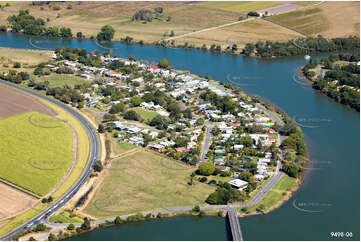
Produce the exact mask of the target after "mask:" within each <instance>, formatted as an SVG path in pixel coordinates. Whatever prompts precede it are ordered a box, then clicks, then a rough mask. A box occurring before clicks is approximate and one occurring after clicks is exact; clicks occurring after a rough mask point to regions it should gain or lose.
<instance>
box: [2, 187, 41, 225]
mask: <svg viewBox="0 0 361 242" xmlns="http://www.w3.org/2000/svg"><path fill="white" fill-rule="evenodd" d="M0 196H1V199H0V220H2V219H5V218H9V217H13V216H15V215H17V214H19V213H22V212H23V211H25V210H27V209H28V208H30V206H29V205H30V204H32V203H35V202H36V201H37V199H35V198H34V197H32V196H30V195H28V194H26V193H24V192H21V191H20V190H18V189H16V188H13V187H11V186H8V185H6V184H4V183H2V182H0Z"/></svg>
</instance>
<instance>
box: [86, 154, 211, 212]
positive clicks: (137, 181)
mask: <svg viewBox="0 0 361 242" xmlns="http://www.w3.org/2000/svg"><path fill="white" fill-rule="evenodd" d="M194 170H195V168H193V167H189V166H187V165H184V164H182V163H178V162H176V161H173V160H170V159H168V158H166V157H163V156H161V155H159V154H156V153H153V152H150V151H145V150H143V149H137V150H135V151H130V152H127V153H125V154H124V156H122V157H120V158H118V159H115V160H113V161H112V162H111V167H110V168H109V169H106V173H105V174H103V175H104V176H105V177H104V180H103V182H102V183H101V184H100V186H99V188H98V189H97V190H96V191H95V194H94V196H93V197H92V199H91V201H90V202H89V203H88V205H87V206H86V207H85V209H84V210H83V212H84V213H86V214H89V215H91V216H93V217H97V218H103V217H110V216H113V215H118V214H119V215H122V214H130V213H136V212H141V211H150V210H154V209H163V208H174V207H184V206H190V207H192V206H194V205H196V204H203V203H204V201H205V199H206V198H207V196H208V195H209V194H210V193H211V192H212V191H214V190H215V187H213V186H210V185H207V184H203V183H200V182H198V181H196V182H195V184H194V185H193V186H190V185H188V184H187V182H188V181H189V175H190V174H191V173H192V172H193V171H194Z"/></svg>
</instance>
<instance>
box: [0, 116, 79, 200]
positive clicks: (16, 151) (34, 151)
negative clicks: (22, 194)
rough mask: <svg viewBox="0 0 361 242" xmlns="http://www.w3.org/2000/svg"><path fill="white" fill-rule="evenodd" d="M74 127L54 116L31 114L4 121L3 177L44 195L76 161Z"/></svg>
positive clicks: (1, 137)
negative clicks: (74, 160) (72, 129)
mask: <svg viewBox="0 0 361 242" xmlns="http://www.w3.org/2000/svg"><path fill="white" fill-rule="evenodd" d="M73 139H74V137H73V134H72V131H71V129H70V127H69V126H68V125H67V124H66V123H65V122H63V121H61V120H58V119H56V118H54V117H51V116H48V115H45V114H40V113H37V112H28V113H24V114H20V115H16V116H12V117H9V118H6V119H2V120H0V140H1V141H2V142H1V144H0V153H1V154H2V155H1V158H2V161H1V166H0V178H2V179H4V180H6V181H9V182H11V183H13V184H15V185H17V186H19V187H22V188H24V189H26V190H29V191H31V192H34V193H36V194H38V195H44V194H46V193H48V192H49V191H50V190H51V188H53V187H54V186H55V185H56V184H57V183H58V182H59V181H60V179H61V178H62V177H63V176H64V175H65V174H66V172H67V171H68V169H69V167H70V164H71V163H72V162H73V159H74V157H73V142H74V140H73Z"/></svg>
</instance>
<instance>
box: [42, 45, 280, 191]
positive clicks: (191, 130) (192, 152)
mask: <svg viewBox="0 0 361 242" xmlns="http://www.w3.org/2000/svg"><path fill="white" fill-rule="evenodd" d="M62 51H63V50H58V52H59V53H61V52H62ZM59 53H58V55H59ZM63 55H64V53H63ZM53 59H57V54H56V53H54V55H53ZM100 60H101V63H102V65H99V67H94V66H87V65H86V64H82V63H79V62H78V61H70V60H65V61H60V62H56V64H55V65H47V66H46V67H47V68H49V70H50V71H51V72H57V71H58V70H59V69H63V71H62V72H64V69H69V70H68V72H69V73H76V75H78V76H80V77H82V78H85V79H87V80H92V79H93V80H95V81H94V82H92V83H93V84H91V85H90V88H87V89H86V92H82V93H81V95H82V96H84V100H85V108H87V109H90V110H92V111H94V112H98V113H104V114H105V115H104V120H103V123H102V124H100V127H99V129H98V131H99V132H105V131H108V132H111V133H112V135H113V137H114V138H116V139H117V141H118V142H119V143H121V142H128V143H131V144H134V145H137V146H141V147H146V148H148V149H151V150H154V151H157V152H159V153H163V154H165V155H167V156H168V157H170V158H173V159H175V160H179V161H181V162H185V163H187V164H191V165H199V164H202V163H206V165H214V166H215V173H219V174H221V175H222V176H227V177H232V178H233V180H230V181H229V182H228V183H229V184H230V185H231V186H232V187H233V188H235V189H237V190H239V191H240V192H242V191H247V193H249V192H251V191H253V190H254V189H255V188H256V187H257V186H259V185H261V184H262V183H263V182H264V181H265V180H267V179H268V178H270V177H271V176H272V175H274V174H276V172H278V170H279V169H280V161H281V160H280V159H281V151H280V148H279V146H280V145H281V142H282V140H283V139H285V138H286V137H284V136H282V138H283V139H282V140H281V136H280V135H279V134H278V132H277V131H276V130H278V129H279V128H280V126H281V125H282V123H281V122H282V121H280V119H279V118H277V121H278V123H276V122H275V121H274V120H272V119H271V118H270V117H269V114H268V113H267V110H265V108H264V107H262V106H261V107H260V106H256V105H255V102H254V101H253V100H251V98H250V97H248V96H244V95H243V97H242V96H241V95H236V94H235V93H234V92H232V91H231V90H229V89H226V88H224V87H223V86H221V85H219V84H218V85H217V84H215V83H210V81H209V79H207V78H201V77H198V76H195V75H192V74H190V73H189V72H186V71H178V70H174V69H171V68H170V66H169V62H168V61H167V60H165V59H164V60H161V61H160V62H159V64H158V65H150V64H147V63H144V62H141V61H135V60H132V58H129V59H122V58H117V57H109V56H108V57H105V56H103V55H101V56H100ZM114 69H117V70H118V72H117V71H115V70H114ZM119 70H121V71H119ZM201 175H202V174H201Z"/></svg>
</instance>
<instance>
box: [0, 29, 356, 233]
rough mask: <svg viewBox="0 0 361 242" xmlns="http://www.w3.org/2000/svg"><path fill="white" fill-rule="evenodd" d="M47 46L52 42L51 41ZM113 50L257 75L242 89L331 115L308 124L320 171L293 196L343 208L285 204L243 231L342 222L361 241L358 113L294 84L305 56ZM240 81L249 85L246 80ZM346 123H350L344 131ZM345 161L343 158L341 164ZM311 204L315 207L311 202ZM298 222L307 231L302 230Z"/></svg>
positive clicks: (215, 71)
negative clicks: (306, 212) (252, 56)
mask: <svg viewBox="0 0 361 242" xmlns="http://www.w3.org/2000/svg"><path fill="white" fill-rule="evenodd" d="M0 45H1V46H7V47H13V48H32V47H29V46H28V39H26V38H25V37H23V36H14V35H12V34H8V35H1V34H0ZM59 45H62V46H69V47H72V48H76V47H78V48H86V49H88V50H94V49H98V50H101V49H100V48H97V46H96V45H95V44H92V43H91V42H87V41H86V40H85V41H83V43H82V44H81V45H80V44H79V43H78V42H77V41H73V42H69V43H63V44H61V43H53V42H49V43H48V42H47V45H46V46H47V47H48V49H53V48H55V47H56V46H59ZM42 46H45V43H44V44H42ZM113 53H116V54H117V55H119V56H121V57H124V58H126V57H127V56H129V55H134V56H135V57H136V58H137V59H147V60H149V61H151V60H154V58H156V59H157V58H158V59H157V60H161V59H162V58H167V59H168V60H170V62H171V63H172V64H173V65H174V66H175V67H176V68H177V69H189V70H191V71H192V72H193V73H197V74H200V75H203V76H207V75H210V76H212V78H213V79H216V80H225V78H226V76H227V75H230V76H231V77H244V78H254V79H252V80H251V79H245V80H251V81H252V84H253V85H252V86H243V87H242V89H243V90H244V91H246V92H247V93H250V94H253V95H254V94H257V95H259V96H261V97H262V98H265V99H267V100H270V101H271V102H273V103H275V104H276V105H277V106H279V107H281V108H282V109H283V110H284V111H285V112H286V113H287V114H288V116H290V117H294V116H295V115H297V117H299V118H304V119H305V118H308V119H312V118H313V119H315V118H316V119H321V118H327V119H329V120H331V122H327V123H320V124H319V127H318V128H314V129H309V128H304V129H303V131H304V133H305V139H306V141H307V143H308V146H309V147H308V148H309V152H310V159H311V160H313V161H315V160H317V161H319V162H318V163H316V164H317V169H313V170H308V172H307V174H308V175H307V176H308V177H307V179H306V181H305V182H304V183H303V184H302V187H301V189H299V190H298V192H297V193H296V194H295V195H294V199H297V201H301V202H304V203H306V204H310V203H311V202H313V204H314V202H320V203H321V202H328V203H331V204H333V205H336V204H337V205H340V206H333V207H332V210H331V211H329V212H327V213H326V212H325V213H318V214H312V215H310V216H300V215H302V214H300V211H299V210H296V209H294V208H293V207H292V204H291V203H290V202H286V203H285V204H284V205H283V206H282V207H281V208H280V209H277V210H275V211H274V212H272V213H270V214H267V215H265V217H264V219H260V218H259V217H258V216H252V217H250V218H247V220H241V223H242V231H244V233H245V234H246V238H247V240H270V239H271V240H293V239H296V240H304V239H307V240H328V239H329V236H328V234H329V231H330V227H333V226H337V227H338V228H339V229H340V230H342V231H353V234H354V236H353V239H355V240H357V239H358V238H359V232H358V231H359V222H358V221H359V216H358V215H357V213H355V211H358V209H359V199H358V194H359V191H358V190H359V157H358V156H357V155H355V154H357V153H359V137H358V136H357V135H355V133H357V130H359V121H360V120H359V115H358V114H357V113H356V112H353V111H352V112H351V110H349V109H345V108H344V107H342V106H341V105H338V104H336V103H334V102H330V101H329V100H328V99H327V98H325V97H323V95H318V94H316V92H313V91H310V89H308V88H299V86H297V85H295V83H293V82H292V81H291V78H292V75H293V74H294V70H295V69H296V68H297V67H299V66H301V65H304V64H305V60H304V58H303V56H299V57H294V58H287V57H286V58H283V59H282V60H279V59H274V60H272V62H270V61H256V60H253V59H250V58H243V57H242V56H227V55H211V54H208V53H203V52H200V51H183V50H175V49H165V48H162V49H161V48H157V47H154V46H144V47H141V48H140V47H137V48H135V46H134V47H131V48H130V47H126V48H120V49H116V50H114V52H113ZM315 57H317V56H315ZM190 60H192V61H190ZM271 66H272V68H270V67H271ZM256 78H257V79H256ZM237 80H238V79H237ZM237 82H239V83H242V82H241V80H240V81H237ZM249 82H250V81H249ZM284 90H287V92H285V91H284ZM300 99H302V100H303V101H302V103H300V102H299V100H300ZM341 126H342V127H344V128H342V129H340V128H339V127H341ZM330 129H332V132H330ZM344 140H348V141H349V142H344ZM341 160H342V162H338V161H341ZM333 177H339V178H340V179H342V180H343V183H342V184H340V183H338V182H336V181H337V180H336V179H330V178H333ZM335 189H336V190H337V189H338V190H343V191H344V193H343V196H338V195H337V193H335V192H334V191H335ZM330 194H331V196H330ZM309 206H312V203H311V205H309ZM310 208H311V207H310ZM301 213H302V212H301ZM294 217H297V220H295V219H293V218H294ZM280 218H282V219H280ZM335 218H337V219H335ZM280 221H281V224H280ZM315 223H317V224H319V226H318V232H317V233H315V232H314V226H313V224H315ZM224 226H225V225H224V220H223V219H207V218H205V219H202V220H201V222H200V220H198V219H196V220H192V219H183V218H181V219H169V220H165V221H164V222H160V223H152V222H150V223H143V224H137V225H134V226H133V225H132V226H127V225H124V226H123V227H122V230H121V233H120V231H119V230H115V231H113V234H110V232H109V231H108V230H106V231H105V230H104V231H103V230H98V232H97V233H94V234H89V235H86V237H79V238H78V239H82V240H86V239H93V240H95V239H97V238H103V239H108V240H113V239H114V240H117V238H118V240H119V236H120V237H121V238H122V239H126V240H131V239H138V240H143V239H144V240H149V239H155V240H157V239H158V240H159V239H166V240H172V239H178V240H179V239H183V240H188V239H189V240H205V239H208V240H212V239H214V238H217V239H219V240H225V239H226V234H227V231H226V230H224V229H223V227H224ZM299 227H302V228H303V229H302V230H299V229H298V228H299ZM149 230H151V231H152V232H149ZM183 231H190V232H191V233H192V236H191V237H187V236H186V233H183ZM212 231H217V233H212ZM259 231H262V233H260V232H259ZM305 232H306V233H305ZM119 233H120V234H119ZM158 235H161V237H160V236H158ZM183 235H184V236H183ZM112 236H113V237H112Z"/></svg>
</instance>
